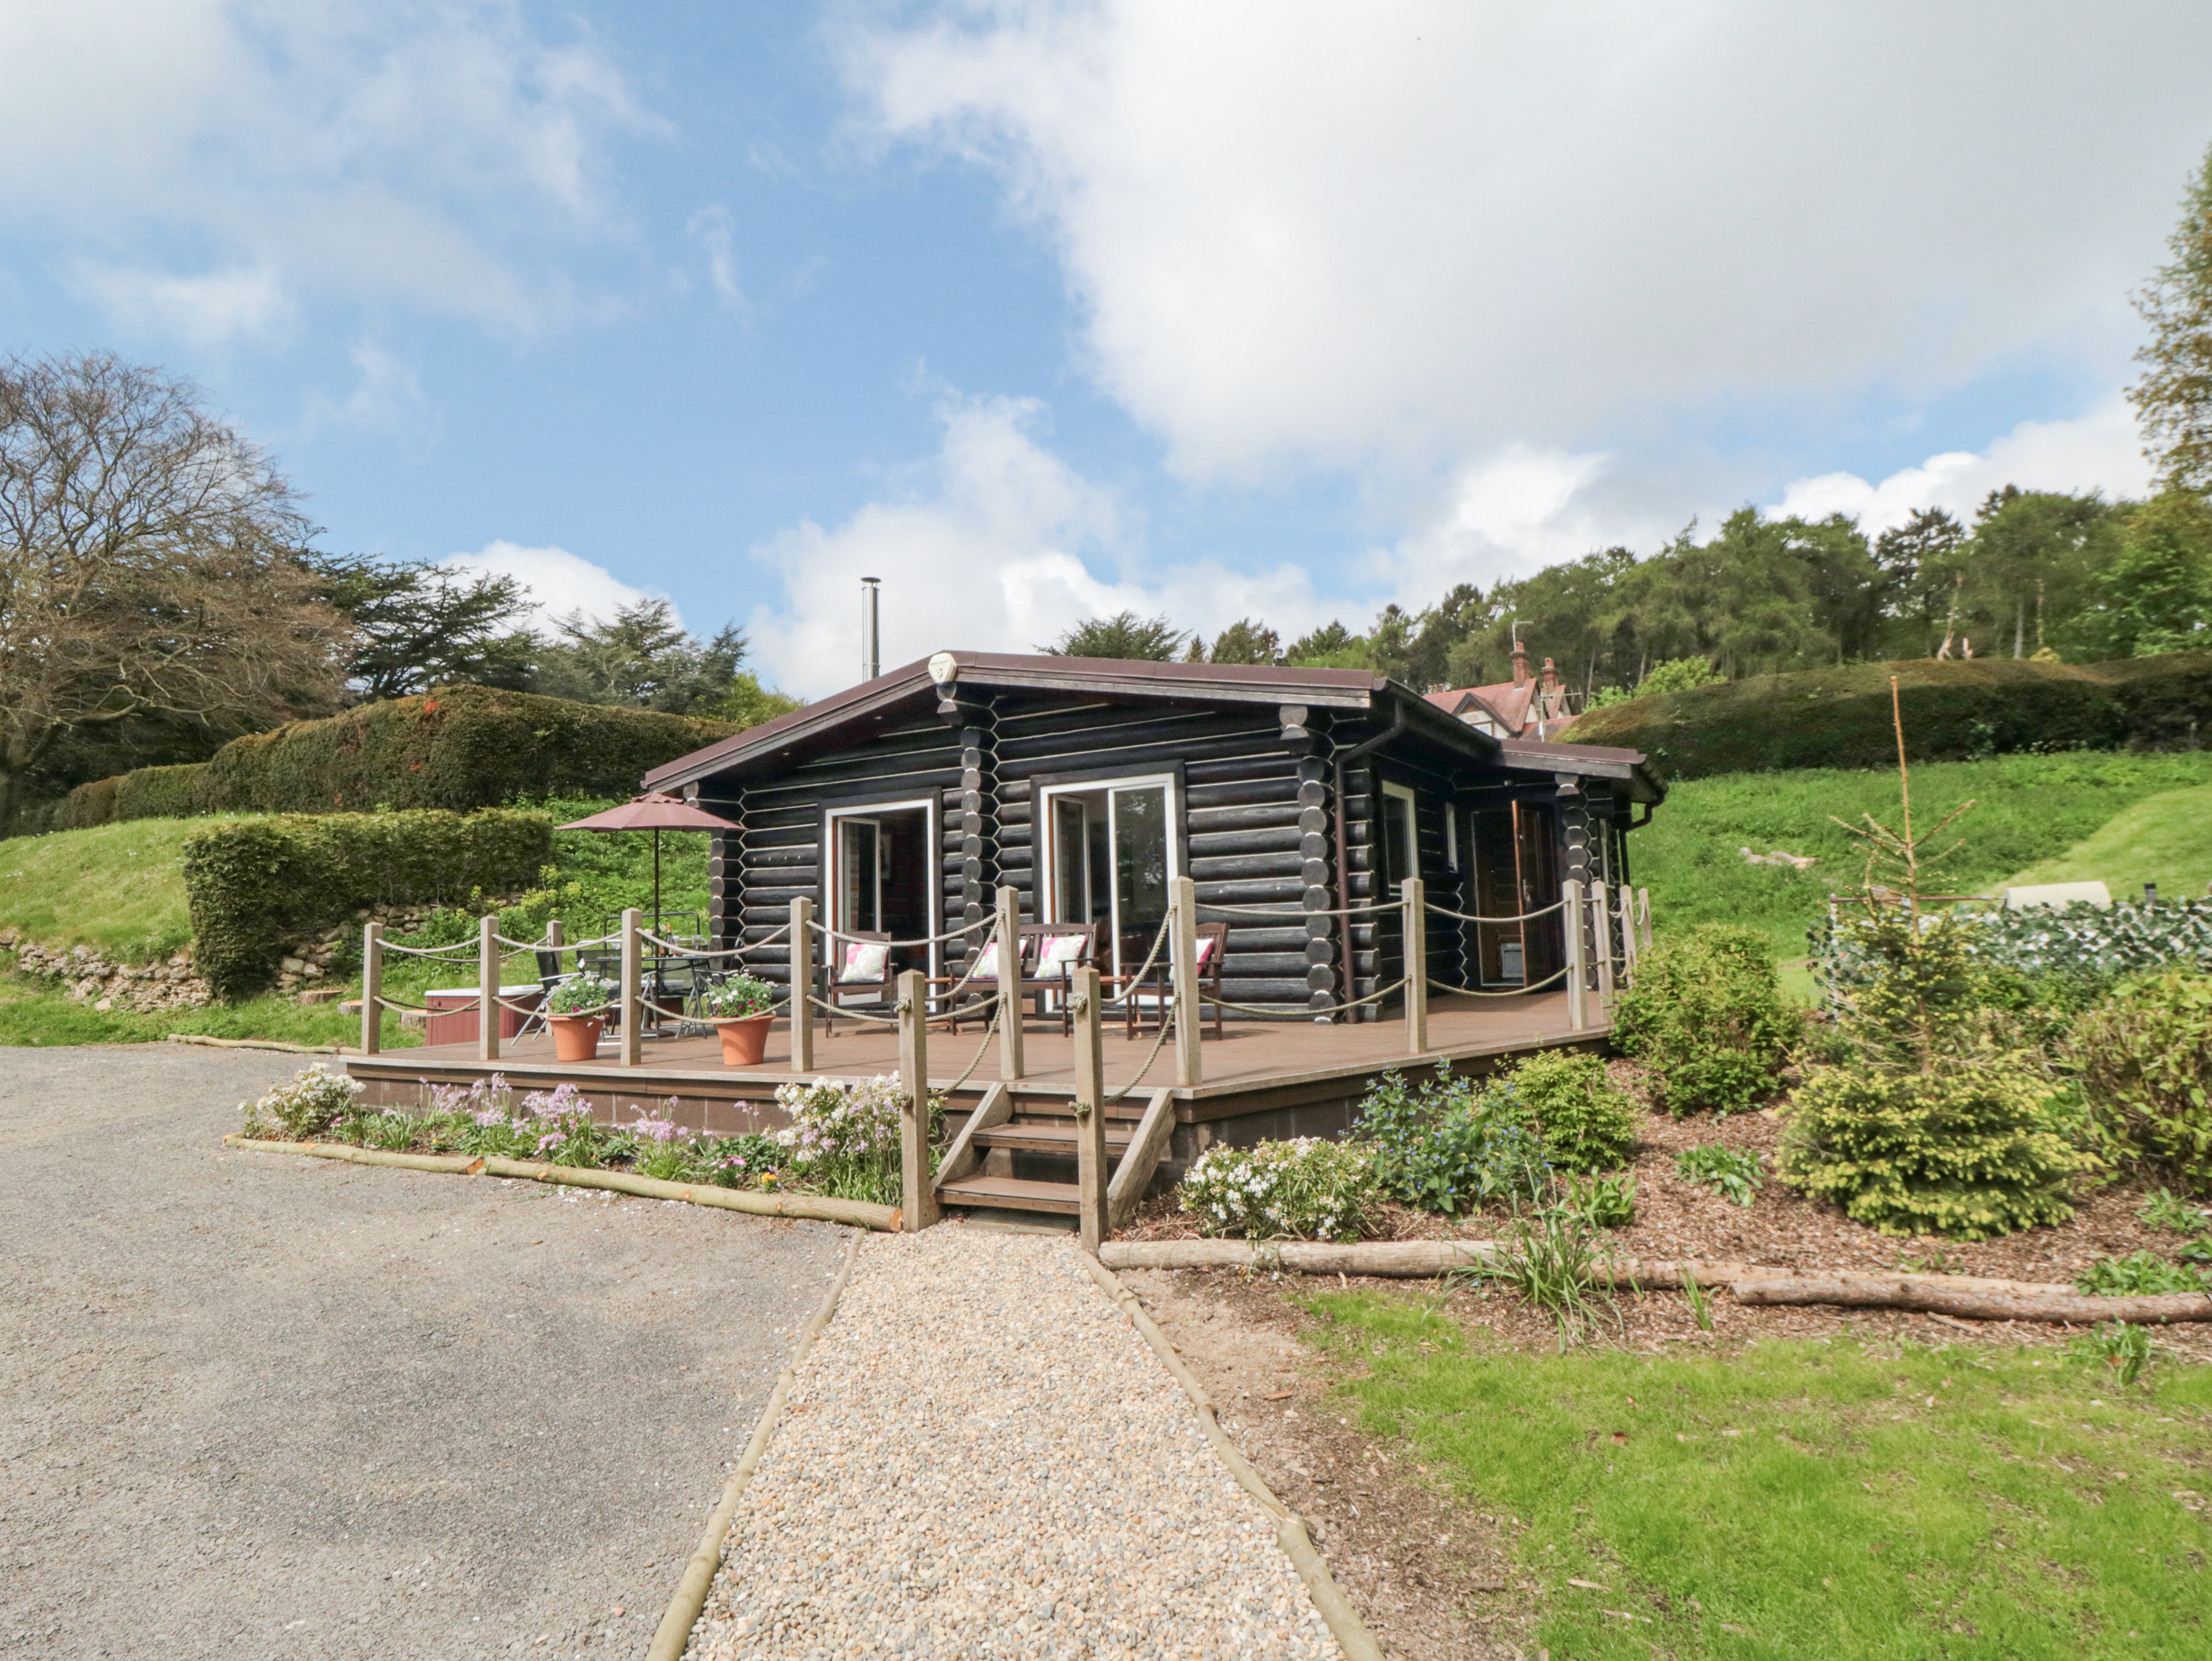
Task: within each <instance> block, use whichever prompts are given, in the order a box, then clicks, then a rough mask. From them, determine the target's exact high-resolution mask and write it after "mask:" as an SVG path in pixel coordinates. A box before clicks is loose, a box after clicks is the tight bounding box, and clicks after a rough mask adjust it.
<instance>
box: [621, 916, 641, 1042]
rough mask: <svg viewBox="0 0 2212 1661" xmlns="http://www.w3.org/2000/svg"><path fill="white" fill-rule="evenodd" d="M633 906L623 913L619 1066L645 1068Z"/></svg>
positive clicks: (637, 948)
mask: <svg viewBox="0 0 2212 1661" xmlns="http://www.w3.org/2000/svg"><path fill="white" fill-rule="evenodd" d="M637 921H638V911H637V908H636V906H632V907H630V908H629V909H628V910H626V911H624V912H623V913H622V992H621V997H622V1065H623V1066H624V1067H643V1066H645V999H644V998H643V997H641V996H640V995H639V987H638V984H637V981H638V971H639V969H640V967H641V966H642V965H641V963H640V961H639V960H640V956H641V954H640V950H639V948H640V947H641V946H643V945H644V944H645V943H644V942H643V941H641V940H639V939H638V937H637Z"/></svg>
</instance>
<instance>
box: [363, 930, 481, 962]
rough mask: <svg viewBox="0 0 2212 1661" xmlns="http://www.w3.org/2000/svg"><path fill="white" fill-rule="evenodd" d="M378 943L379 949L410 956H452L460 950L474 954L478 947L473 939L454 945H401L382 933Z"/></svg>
mask: <svg viewBox="0 0 2212 1661" xmlns="http://www.w3.org/2000/svg"><path fill="white" fill-rule="evenodd" d="M376 944H377V949H378V950H379V951H383V952H398V953H400V954H404V955H405V956H408V957H451V956H452V955H453V954H455V953H459V952H466V953H468V954H470V955H471V956H473V955H474V954H475V953H476V949H477V943H476V942H475V941H473V940H461V941H457V942H455V943H454V944H453V945H400V944H399V942H398V941H397V940H390V939H386V938H384V937H383V936H381V935H380V936H378V937H377V942H376Z"/></svg>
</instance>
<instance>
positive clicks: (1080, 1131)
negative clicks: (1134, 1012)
mask: <svg viewBox="0 0 2212 1661" xmlns="http://www.w3.org/2000/svg"><path fill="white" fill-rule="evenodd" d="M1169 937H1170V938H1171V939H1172V938H1173V937H1174V935H1173V931H1171V932H1170V936H1169ZM1178 961H1181V960H1178ZM1194 978H1195V977H1194ZM1068 1000H1069V1004H1070V1006H1071V1009H1072V1012H1073V1014H1074V1015H1075V1198H1076V1211H1075V1218H1076V1228H1077V1232H1078V1233H1079V1234H1080V1235H1081V1236H1082V1240H1083V1249H1084V1251H1086V1252H1090V1253H1091V1254H1092V1255H1093V1257H1095V1256H1096V1255H1098V1249H1099V1247H1100V1245H1101V1244H1103V1243H1104V1241H1105V1239H1106V1233H1107V1220H1106V1185H1107V1183H1108V1182H1109V1181H1110V1180H1111V1177H1112V1173H1111V1172H1110V1170H1109V1169H1108V1168H1107V1164H1106V1085H1105V1075H1106V1056H1105V1051H1104V1050H1102V1048H1101V1047H1100V1043H1099V1006H1098V970H1097V969H1096V968H1095V967H1093V966H1091V965H1085V966H1084V967H1083V968H1081V969H1078V970H1076V971H1075V976H1074V979H1073V980H1072V981H1071V983H1070V986H1069V991H1068ZM1164 1017H1165V1012H1164V1011H1163V1018H1164ZM1186 1024H1187V1025H1189V1026H1192V1027H1194V1028H1195V1027H1196V1025H1197V1023H1196V1022H1186V1023H1180V1024H1179V1030H1180V1027H1181V1025H1186Z"/></svg>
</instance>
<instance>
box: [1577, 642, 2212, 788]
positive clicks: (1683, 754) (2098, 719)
mask: <svg viewBox="0 0 2212 1661" xmlns="http://www.w3.org/2000/svg"><path fill="white" fill-rule="evenodd" d="M1892 674H1893V675H1895V676H1897V678H1898V682H1899V686H1898V690H1899V693H1900V702H1901V704H1902V706H1903V708H1904V716H1905V745H1906V752H1907V753H1908V755H1909V756H1910V757H1911V759H1912V760H1916V761H1962V760H1974V759H1976V758H1978V757H1981V756H1988V755H2001V754H2007V753H2011V752H2013V751H2051V750H2118V749H2123V748H2128V747H2131V746H2132V747H2137V748H2143V749H2162V748H2164V749H2173V748H2181V747H2186V746H2190V745H2194V744H2197V743H2202V742H2204V734H2206V733H2207V732H2212V656H2205V655H2175V656H2170V657H2145V658H2131V659H2129V660H2127V661H2125V662H2121V663H2116V664H2050V663H2042V664H2038V663H2030V662H2026V661H2017V660H2014V659H2010V658H2002V659H2000V658H1978V659H1976V660H1974V661H1973V662H1971V663H1936V662H1934V661H1932V660H1930V659H1927V658H1917V659H1912V660H1909V661H1907V662H1903V663H1894V664H1848V665H1845V666H1843V667H1839V668H1835V669H1811V670H1804V671H1801V672H1798V673H1795V674H1786V675H1758V676H1754V677H1752V678H1751V679H1749V680H1744V681H1730V682H1728V683H1727V684H1725V685H1722V686H1705V687H1697V688H1694V689H1692V690H1689V691H1684V692H1670V693H1665V694H1663V695H1660V696H1656V697H1652V698H1637V699H1629V700H1628V702H1627V703H1624V704H1614V705H1611V706H1610V707H1607V708H1604V709H1597V710H1593V711H1591V712H1590V713H1589V714H1588V715H1585V716H1582V717H1580V718H1579V719H1577V720H1576V722H1575V724H1574V725H1572V726H1571V727H1569V728H1568V729H1567V739H1568V740H1569V742H1571V743H1578V744H1613V745H1618V746H1619V747H1621V748H1623V749H1628V750H1641V751H1644V752H1645V753H1646V755H1648V756H1649V757H1650V758H1651V759H1652V760H1653V761H1654V762H1655V764H1657V766H1658V767H1659V769H1661V771H1663V773H1665V774H1666V775H1667V776H1668V777H1670V778H1707V777H1709V776H1711V775H1713V774H1716V773H1760V772H1772V771H1777V770H1782V769H1789V768H1800V767H1893V766H1895V765H1896V762H1897V740H1896V735H1895V734H1894V732H1893V731H1892V726H1891V722H1890V677H1891V676H1892Z"/></svg>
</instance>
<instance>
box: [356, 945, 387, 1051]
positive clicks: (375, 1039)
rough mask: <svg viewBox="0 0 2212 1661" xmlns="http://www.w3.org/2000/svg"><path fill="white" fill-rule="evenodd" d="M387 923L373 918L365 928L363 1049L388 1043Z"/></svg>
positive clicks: (376, 1049) (373, 1049)
mask: <svg viewBox="0 0 2212 1661" xmlns="http://www.w3.org/2000/svg"><path fill="white" fill-rule="evenodd" d="M383 999H384V926H383V925H382V923H380V922H377V921H376V920H375V919H373V918H372V919H370V920H369V921H368V922H366V923H364V924H363V925H362V928H361V1053H362V1054H363V1055H364V1056H373V1055H375V1054H377V1053H378V1052H379V1051H380V1050H382V1049H383V1047H384V1002H383Z"/></svg>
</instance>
